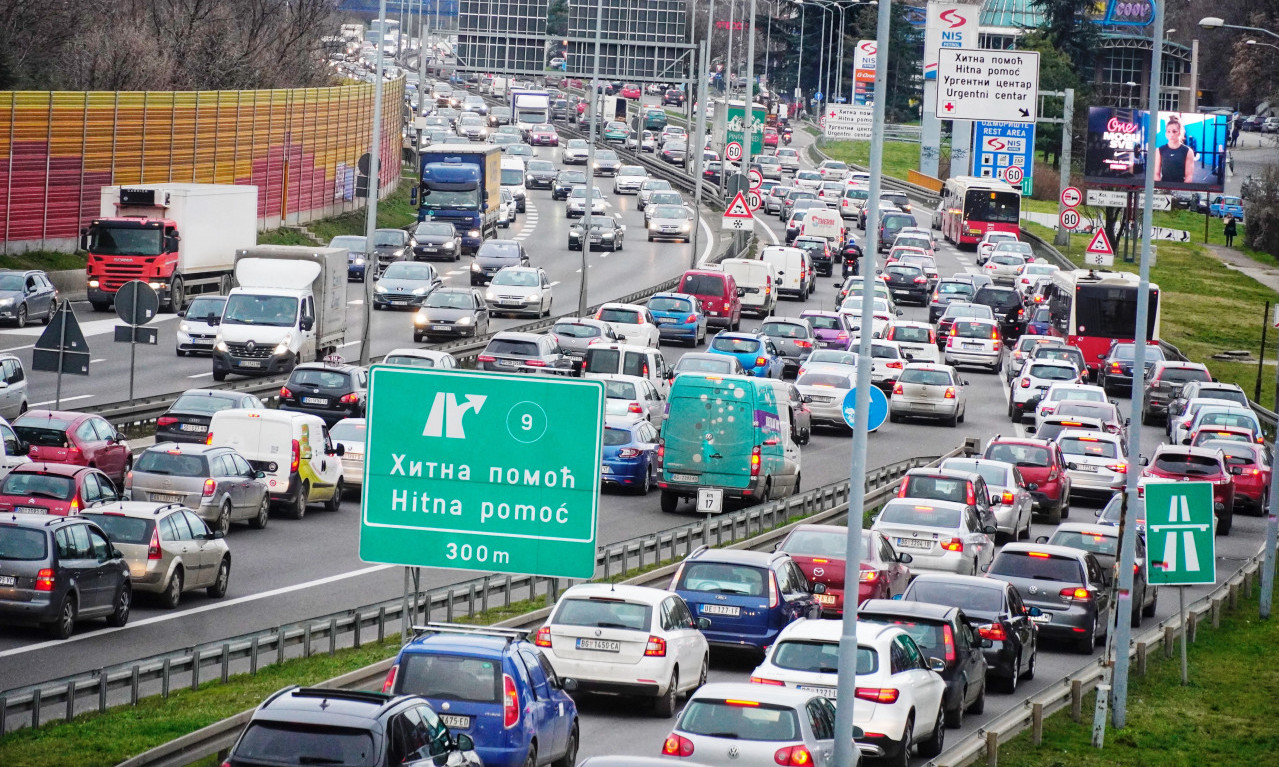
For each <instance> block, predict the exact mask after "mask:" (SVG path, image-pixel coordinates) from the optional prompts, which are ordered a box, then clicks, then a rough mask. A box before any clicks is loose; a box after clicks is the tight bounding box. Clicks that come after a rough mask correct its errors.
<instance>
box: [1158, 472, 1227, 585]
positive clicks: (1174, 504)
mask: <svg viewBox="0 0 1279 767" xmlns="http://www.w3.org/2000/svg"><path fill="white" fill-rule="evenodd" d="M1143 492H1144V494H1145V500H1146V580H1147V582H1148V583H1151V584H1157V585H1160V586H1191V585H1196V584H1203V583H1215V582H1216V580H1217V566H1216V564H1217V552H1216V540H1215V539H1216V535H1215V532H1216V529H1215V528H1216V524H1215V519H1214V513H1213V498H1212V483H1211V482H1151V483H1147V484H1146V485H1145V486H1144V490H1143Z"/></svg>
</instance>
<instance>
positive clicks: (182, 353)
mask: <svg viewBox="0 0 1279 767" xmlns="http://www.w3.org/2000/svg"><path fill="white" fill-rule="evenodd" d="M174 351H176V352H177V353H178V356H179V357H185V356H187V353H186V352H184V351H182V350H181V349H175V350H174Z"/></svg>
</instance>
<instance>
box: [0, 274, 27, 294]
mask: <svg viewBox="0 0 1279 767" xmlns="http://www.w3.org/2000/svg"><path fill="white" fill-rule="evenodd" d="M25 289H26V280H25V279H24V278H23V276H22V275H21V274H16V273H14V272H9V273H7V274H0V290H6V291H18V292H21V291H23V290H25Z"/></svg>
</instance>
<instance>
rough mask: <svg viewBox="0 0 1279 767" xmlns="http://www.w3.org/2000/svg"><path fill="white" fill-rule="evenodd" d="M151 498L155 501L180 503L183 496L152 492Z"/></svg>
mask: <svg viewBox="0 0 1279 767" xmlns="http://www.w3.org/2000/svg"><path fill="white" fill-rule="evenodd" d="M151 500H152V501H153V502H155V503H179V502H180V501H181V500H182V496H180V495H166V494H164V493H151Z"/></svg>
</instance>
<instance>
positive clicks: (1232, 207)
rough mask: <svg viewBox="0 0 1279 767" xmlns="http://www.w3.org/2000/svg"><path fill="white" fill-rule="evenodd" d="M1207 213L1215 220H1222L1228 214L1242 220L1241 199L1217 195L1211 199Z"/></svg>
mask: <svg viewBox="0 0 1279 767" xmlns="http://www.w3.org/2000/svg"><path fill="white" fill-rule="evenodd" d="M1208 213H1209V214H1211V215H1213V216H1215V217H1217V218H1224V217H1225V215H1226V214H1227V213H1229V214H1230V215H1232V216H1234V217H1235V218H1237V219H1239V220H1243V198H1242V197H1231V196H1229V195H1218V196H1216V197H1214V198H1212V204H1211V205H1209V206H1208Z"/></svg>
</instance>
